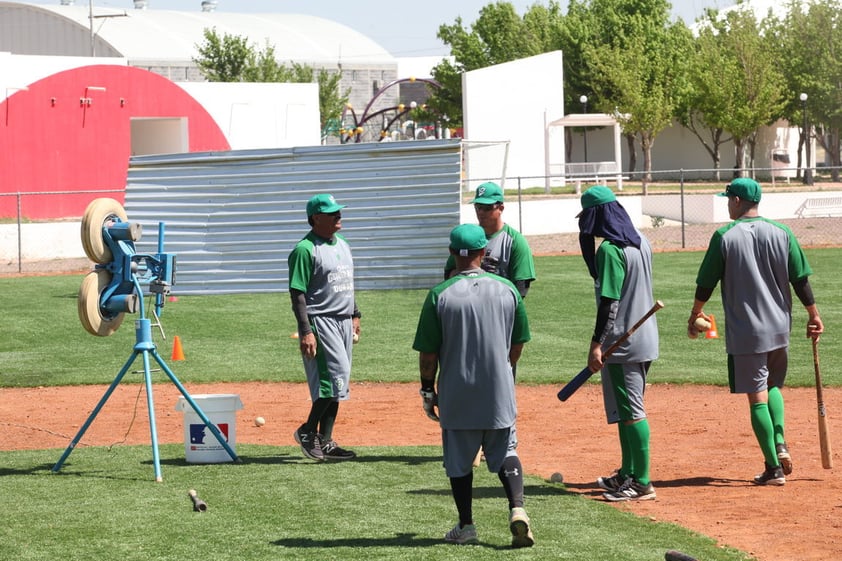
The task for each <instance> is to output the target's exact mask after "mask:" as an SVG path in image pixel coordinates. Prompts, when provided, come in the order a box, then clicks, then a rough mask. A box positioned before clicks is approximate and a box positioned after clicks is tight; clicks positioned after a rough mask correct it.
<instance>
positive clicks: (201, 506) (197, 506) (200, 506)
mask: <svg viewBox="0 0 842 561" xmlns="http://www.w3.org/2000/svg"><path fill="white" fill-rule="evenodd" d="M187 494H188V495H190V500H191V501H193V510H195V511H196V512H205V511H206V510H207V509H208V504H207V503H206V502H205V501H203V500H202V499H200V498H199V495H197V494H196V490H195V489H190V490H189V491H187Z"/></svg>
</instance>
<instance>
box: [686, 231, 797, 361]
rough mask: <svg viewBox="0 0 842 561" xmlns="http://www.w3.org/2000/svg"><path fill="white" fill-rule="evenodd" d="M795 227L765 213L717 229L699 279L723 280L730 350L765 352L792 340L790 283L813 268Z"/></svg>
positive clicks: (703, 282)
mask: <svg viewBox="0 0 842 561" xmlns="http://www.w3.org/2000/svg"><path fill="white" fill-rule="evenodd" d="M812 272H813V271H812V270H811V269H810V265H809V264H808V263H807V258H806V257H805V255H804V252H803V251H802V249H801V246H800V245H799V244H798V241H797V240H796V238H795V236H794V235H793V233H792V231H791V230H790V229H789V228H788V227H787V226H785V225H783V224H779V223H777V222H774V221H772V220H768V219H766V218H762V217H754V218H742V219H738V220H735V221H733V222H731V223H730V224H727V225H725V226H723V227H722V228H719V229H718V230H717V231H716V232H714V234H713V236H712V237H711V240H710V244H709V246H708V250H707V253H706V254H705V257H704V259H703V260H702V264H701V266H700V267H699V274H698V276H697V277H696V284H698V285H699V286H702V287H705V288H714V287H716V284H717V283H718V282H719V281H720V280H721V281H722V306H723V308H724V309H725V321H726V324H727V326H726V329H725V350H726V351H727V352H728V354H755V353H764V352H767V351H771V350H773V349H779V348H781V347H785V346H788V345H789V333H790V329H791V327H792V313H791V312H792V295H791V293H790V289H789V283H792V282H795V281H799V280H802V279H804V278H805V277H808V276H810V275H811V274H812Z"/></svg>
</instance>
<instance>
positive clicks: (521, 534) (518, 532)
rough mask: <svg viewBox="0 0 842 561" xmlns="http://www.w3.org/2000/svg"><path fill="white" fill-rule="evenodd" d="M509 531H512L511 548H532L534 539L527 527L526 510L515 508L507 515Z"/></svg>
mask: <svg viewBox="0 0 842 561" xmlns="http://www.w3.org/2000/svg"><path fill="white" fill-rule="evenodd" d="M509 529H510V530H511V531H512V547H532V546H533V545H535V537H534V536H533V535H532V529H531V528H530V527H529V517H528V516H527V515H526V510H525V509H523V508H520V507H515V508H513V509H512V511H511V512H510V513H509Z"/></svg>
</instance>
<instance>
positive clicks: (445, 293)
mask: <svg viewBox="0 0 842 561" xmlns="http://www.w3.org/2000/svg"><path fill="white" fill-rule="evenodd" d="M529 339H530V333H529V323H528V320H527V317H526V308H525V307H524V305H523V300H522V299H521V297H520V294H518V292H517V289H516V288H515V286H514V285H513V284H512V283H511V282H510V281H508V280H506V279H503V278H501V277H498V276H496V275H493V274H489V273H485V272H483V271H482V270H481V269H475V270H472V271H466V272H463V273H461V274H458V275H455V276H454V277H452V278H450V279H448V280H446V281H444V282H442V283H439V284H438V285H436V286H435V287H434V288H433V289H432V290H430V292H429V293H428V295H427V297H426V298H425V300H424V304H423V306H422V309H421V317H420V318H419V320H418V329H417V331H416V334H415V342H414V343H413V346H412V348H413V349H415V350H416V351H419V352H425V353H436V354H438V357H439V375H438V395H439V398H438V399H439V417H440V419H441V427H442V428H443V429H486V430H487V429H501V428H506V427H510V426H511V425H512V424H514V422H515V417H516V416H517V407H516V405H515V389H514V377H513V376H512V366H511V364H510V363H509V351H510V349H511V345H512V344H521V343H525V342H527V341H529Z"/></svg>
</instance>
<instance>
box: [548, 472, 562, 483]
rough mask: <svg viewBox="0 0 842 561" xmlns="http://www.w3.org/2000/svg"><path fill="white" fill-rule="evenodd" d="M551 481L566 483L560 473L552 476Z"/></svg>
mask: <svg viewBox="0 0 842 561" xmlns="http://www.w3.org/2000/svg"><path fill="white" fill-rule="evenodd" d="M550 481H552V482H553V483H564V476H563V475H561V474H560V473H559V472H555V473H554V474H552V475H551V476H550Z"/></svg>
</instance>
